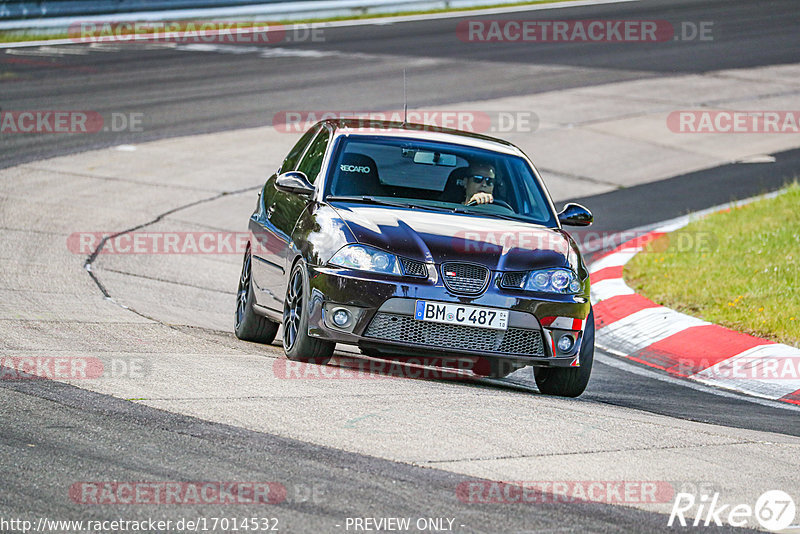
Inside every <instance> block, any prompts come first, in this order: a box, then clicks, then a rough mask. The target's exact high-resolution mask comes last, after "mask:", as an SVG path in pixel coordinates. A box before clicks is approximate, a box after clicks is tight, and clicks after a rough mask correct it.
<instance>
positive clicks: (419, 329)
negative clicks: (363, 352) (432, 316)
mask: <svg viewBox="0 0 800 534" xmlns="http://www.w3.org/2000/svg"><path fill="white" fill-rule="evenodd" d="M364 337H371V338H377V339H385V340H387V341H399V342H402V343H407V344H410V345H421V346H430V347H435V348H439V349H441V348H449V349H460V350H468V351H469V350H476V351H482V352H498V353H502V354H517V355H522V356H534V357H543V356H544V355H545V354H544V347H543V345H542V334H541V332H540V331H539V330H531V329H528V328H509V329H508V330H493V329H489V328H478V327H475V326H465V325H457V324H444V323H432V322H426V321H418V320H416V319H414V318H413V317H411V316H408V315H397V314H394V313H383V312H379V313H376V314H375V317H373V319H372V321H371V322H370V323H369V326H368V327H367V330H366V332H364Z"/></svg>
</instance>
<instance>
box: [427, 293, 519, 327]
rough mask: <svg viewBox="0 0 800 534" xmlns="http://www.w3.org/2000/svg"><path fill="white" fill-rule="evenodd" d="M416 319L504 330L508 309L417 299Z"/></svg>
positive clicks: (506, 323)
mask: <svg viewBox="0 0 800 534" xmlns="http://www.w3.org/2000/svg"><path fill="white" fill-rule="evenodd" d="M414 318H415V319H416V320H418V321H430V322H433V323H446V324H461V325H466V326H477V327H480V328H493V329H495V330H506V329H507V328H508V310H496V309H493V308H476V307H474V306H463V305H461V304H448V303H446V302H431V301H428V300H418V301H417V307H416V309H415V312H414Z"/></svg>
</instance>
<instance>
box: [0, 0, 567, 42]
mask: <svg viewBox="0 0 800 534" xmlns="http://www.w3.org/2000/svg"><path fill="white" fill-rule="evenodd" d="M570 1H572V0H531V1H530V2H499V3H497V4H491V5H485V6H472V7H452V8H440V9H430V10H417V11H398V12H395V13H362V14H353V15H342V16H339V17H320V18H313V17H311V18H307V19H300V20H279V21H277V23H278V24H284V25H290V24H308V23H312V22H334V21H340V20H364V19H381V18H386V17H403V16H409V15H429V14H436V13H449V12H452V11H480V10H482V9H493V8H498V7H510V6H527V5H537V4H557V3H561V2H570ZM89 20H91V17H89ZM202 20H204V19H192V21H193V22H200V21H202ZM208 20H212V19H208ZM213 20H216V19H213ZM243 22H244V21H243ZM265 23H270V24H274V23H275V22H272V21H256V22H253V23H252V25H253V26H257V25H259V24H265ZM240 27H242V28H244V27H246V26H240ZM37 32H39V33H37ZM70 37H71V35H70V34H68V33H67V32H63V31H62V32H58V31H57V32H47V33H41V30H9V31H0V43H17V42H24V41H48V40H52V39H68V38H70Z"/></svg>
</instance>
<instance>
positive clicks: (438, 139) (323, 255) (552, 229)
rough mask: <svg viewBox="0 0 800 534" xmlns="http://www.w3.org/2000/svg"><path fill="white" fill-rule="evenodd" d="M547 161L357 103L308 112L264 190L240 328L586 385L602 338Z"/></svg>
mask: <svg viewBox="0 0 800 534" xmlns="http://www.w3.org/2000/svg"><path fill="white" fill-rule="evenodd" d="M591 222H592V215H591V213H590V212H589V211H588V210H587V209H586V208H584V207H582V206H580V205H577V204H567V205H566V206H565V207H564V209H563V211H561V212H559V213H557V212H556V210H555V207H554V206H553V202H552V200H551V199H550V196H549V193H548V192H547V189H546V188H545V186H544V183H543V182H542V179H541V177H540V176H539V173H538V172H537V170H536V168H535V167H534V166H533V164H532V163H531V162H530V160H529V159H528V158H527V157H526V156H525V154H523V153H522V151H520V150H519V149H518V148H516V147H515V146H514V145H512V144H510V143H507V142H505V141H502V140H499V139H494V138H491V137H487V136H483V135H478V134H473V133H467V132H462V131H457V130H449V129H443V128H434V127H429V126H422V125H418V124H405V123H403V124H401V123H396V122H372V121H371V122H365V121H363V120H358V119H337V120H329V121H322V122H320V123H318V124H316V125H315V126H314V127H313V128H311V129H310V130H309V131H308V132H306V133H305V135H303V136H302V138H301V139H300V140H299V141H298V142H297V144H296V145H295V146H294V148H292V150H291V152H289V155H288V156H287V157H286V159H285V160H284V162H283V164H282V165H281V166H280V168H279V169H278V170H277V171H276V173H275V174H273V175H272V176H270V177H269V179H268V180H267V182H266V183H265V184H264V187H263V188H262V189H261V191H260V193H259V195H258V201H257V203H256V209H255V211H254V212H253V214H252V215H251V217H250V232H251V239H250V242H249V244H248V247H247V251H246V252H245V256H244V262H243V267H242V275H241V278H240V280H239V290H238V301H237V309H236V320H235V330H236V335H237V337H239V338H240V339H244V340H248V341H256V342H261V343H270V342H272V340H273V339H274V338H275V335H276V333H277V331H278V325H279V324H281V323H282V324H283V347H284V351H285V353H286V356H287V358H289V359H291V360H297V361H305V362H315V363H320V364H324V363H327V361H328V360H329V359H330V358H331V355H332V353H333V350H334V346H335V344H336V343H345V344H350V345H357V346H358V347H359V348H360V349H361V350H362V352H364V353H365V354H368V355H371V356H379V357H388V358H394V357H399V356H401V355H409V354H426V355H434V356H435V355H438V356H445V355H446V356H456V357H463V358H466V359H470V358H472V361H475V362H483V363H485V365H475V366H474V368H473V371H474V372H475V373H477V374H479V375H483V376H491V377H503V376H506V375H507V374H509V373H510V372H512V371H514V370H515V369H518V368H521V367H524V366H528V365H532V366H534V376H535V379H536V383H537V386H538V387H539V390H540V391H541V392H543V393H547V394H553V395H563V396H578V395H580V394H581V393H582V392H583V391H584V389H585V388H586V384H587V383H588V381H589V375H590V373H591V368H592V359H593V353H594V319H593V314H592V310H591V303H590V301H589V273H588V271H587V269H586V266H585V264H584V262H583V259H582V258H581V254H580V252H579V250H578V247H577V245H576V243H575V242H574V241H573V239H572V238H571V237H570V235H569V234H568V233H567V232H565V231H564V230H562V228H561V226H562V225H576V226H586V225H589V224H591Z"/></svg>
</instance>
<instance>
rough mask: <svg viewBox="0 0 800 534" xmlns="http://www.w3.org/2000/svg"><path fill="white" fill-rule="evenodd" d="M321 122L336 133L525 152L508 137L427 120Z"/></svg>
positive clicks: (337, 120) (345, 119)
mask: <svg viewBox="0 0 800 534" xmlns="http://www.w3.org/2000/svg"><path fill="white" fill-rule="evenodd" d="M320 123H322V124H328V125H329V126H331V127H332V128H333V130H334V134H335V135H343V136H348V135H367V136H373V137H375V136H377V137H402V138H406V139H409V138H410V139H420V140H424V141H440V142H443V143H453V144H457V145H462V146H469V147H474V148H482V149H485V150H491V151H494V152H502V153H504V154H513V155H516V156H524V154H523V153H522V151H521V150H520V149H519V148H517V147H516V146H514V145H513V144H511V143H509V142H508V141H504V140H502V139H497V138H495V137H490V136H488V135H482V134H478V133H473V132H465V131H463V130H455V129H452V128H442V127H440V126H431V125H428V124H417V123H402V122H396V121H384V120H373V119H359V118H340V119H328V120H323V121H320Z"/></svg>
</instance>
